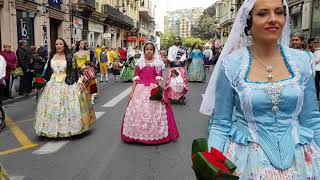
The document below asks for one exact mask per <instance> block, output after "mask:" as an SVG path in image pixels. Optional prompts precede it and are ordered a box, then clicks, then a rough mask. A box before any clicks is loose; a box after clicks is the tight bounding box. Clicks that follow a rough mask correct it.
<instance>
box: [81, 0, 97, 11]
mask: <svg viewBox="0 0 320 180" xmlns="http://www.w3.org/2000/svg"><path fill="white" fill-rule="evenodd" d="M79 5H80V6H81V7H84V8H92V9H95V8H96V0H79Z"/></svg>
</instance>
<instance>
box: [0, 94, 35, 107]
mask: <svg viewBox="0 0 320 180" xmlns="http://www.w3.org/2000/svg"><path fill="white" fill-rule="evenodd" d="M36 94H37V92H32V93H30V94H29V95H23V96H21V95H18V96H14V97H13V99H6V100H4V101H3V102H2V104H3V105H8V104H13V103H17V102H21V101H23V100H25V99H29V98H32V97H33V96H35V95H36Z"/></svg>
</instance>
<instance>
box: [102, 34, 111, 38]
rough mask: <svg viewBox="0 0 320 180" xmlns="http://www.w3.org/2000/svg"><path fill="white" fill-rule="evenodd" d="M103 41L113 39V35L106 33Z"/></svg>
mask: <svg viewBox="0 0 320 180" xmlns="http://www.w3.org/2000/svg"><path fill="white" fill-rule="evenodd" d="M103 39H111V33H104V34H103Z"/></svg>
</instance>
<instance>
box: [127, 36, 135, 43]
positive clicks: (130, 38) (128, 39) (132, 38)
mask: <svg viewBox="0 0 320 180" xmlns="http://www.w3.org/2000/svg"><path fill="white" fill-rule="evenodd" d="M127 41H128V42H136V41H137V37H136V36H128V37H127Z"/></svg>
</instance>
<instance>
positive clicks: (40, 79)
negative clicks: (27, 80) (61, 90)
mask: <svg viewBox="0 0 320 180" xmlns="http://www.w3.org/2000/svg"><path fill="white" fill-rule="evenodd" d="M35 82H36V83H40V84H41V83H45V82H46V80H45V79H44V78H42V77H36V79H35Z"/></svg>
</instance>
